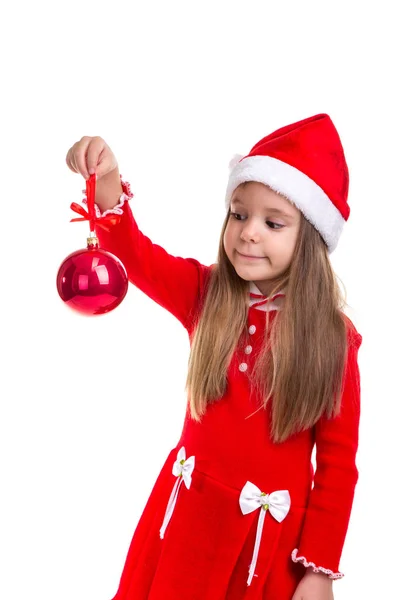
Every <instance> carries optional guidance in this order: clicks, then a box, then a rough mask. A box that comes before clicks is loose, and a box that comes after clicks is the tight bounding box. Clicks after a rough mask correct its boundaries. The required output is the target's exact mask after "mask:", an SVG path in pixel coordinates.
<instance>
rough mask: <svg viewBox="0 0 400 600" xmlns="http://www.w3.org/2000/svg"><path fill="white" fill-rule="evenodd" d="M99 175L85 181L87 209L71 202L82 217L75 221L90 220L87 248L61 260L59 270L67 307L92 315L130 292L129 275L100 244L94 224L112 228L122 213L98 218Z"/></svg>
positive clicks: (106, 309)
mask: <svg viewBox="0 0 400 600" xmlns="http://www.w3.org/2000/svg"><path fill="white" fill-rule="evenodd" d="M95 192H96V176H95V175H91V176H90V178H89V179H88V180H87V182H86V196H87V206H88V212H86V210H85V209H84V208H83V207H82V206H80V205H79V204H76V202H72V204H71V208H72V210H73V211H75V212H76V213H78V214H80V215H82V218H77V219H71V222H72V221H89V222H90V236H89V237H88V238H87V248H86V249H85V248H83V249H82V250H77V251H76V252H72V253H71V254H69V255H68V256H67V258H66V259H65V260H64V261H63V262H62V263H61V266H60V268H59V269H58V273H57V291H58V294H59V296H60V298H61V300H63V301H64V302H65V304H66V305H67V306H69V307H70V308H72V309H73V310H76V311H78V312H80V313H81V314H84V315H88V316H93V315H101V314H104V313H107V312H110V311H111V310H113V309H114V308H116V307H117V306H118V305H119V304H120V303H121V302H122V300H123V299H124V298H125V295H126V293H127V291H128V277H127V274H126V270H125V267H124V265H123V264H122V262H121V261H120V260H119V258H117V257H116V256H114V254H111V252H107V251H106V250H102V249H101V248H100V247H99V240H98V238H97V237H96V235H95V233H94V224H95V223H97V225H98V226H99V227H102V228H103V229H106V230H107V231H108V230H109V227H108V225H114V224H115V223H118V221H119V220H120V216H119V215H114V214H108V215H106V216H105V217H96V216H95V210H94V199H95V195H96V194H95Z"/></svg>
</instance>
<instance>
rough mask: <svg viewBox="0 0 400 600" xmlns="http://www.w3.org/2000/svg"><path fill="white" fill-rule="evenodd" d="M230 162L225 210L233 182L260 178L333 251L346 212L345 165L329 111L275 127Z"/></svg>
mask: <svg viewBox="0 0 400 600" xmlns="http://www.w3.org/2000/svg"><path fill="white" fill-rule="evenodd" d="M229 167H230V175H229V180H228V186H227V191H226V200H225V203H226V209H227V210H228V209H229V205H230V201H231V198H232V194H233V192H234V191H235V189H236V188H237V187H238V185H240V184H241V183H244V182H245V181H258V182H259V183H264V184H265V185H268V186H269V187H270V188H271V189H273V190H274V191H275V192H278V193H280V194H282V195H283V196H285V197H286V198H287V199H288V200H290V202H292V203H293V204H294V205H295V206H296V207H297V208H298V209H299V210H300V211H301V212H302V213H303V215H304V216H305V218H306V219H307V220H308V221H310V223H312V225H314V227H315V228H316V229H317V230H318V231H319V233H320V234H321V236H322V238H323V239H324V241H325V243H326V245H327V246H328V250H329V252H333V250H334V249H335V248H336V246H337V243H338V240H339V237H340V234H341V232H342V229H343V225H344V222H345V221H347V219H348V218H349V214H350V208H349V205H348V204H347V196H348V189H349V171H348V168H347V164H346V159H345V156H344V152H343V147H342V144H341V141H340V138H339V134H338V132H337V131H336V128H335V126H334V124H333V123H332V121H331V119H330V117H329V116H328V115H326V114H318V115H315V116H314V117H309V118H308V119H304V120H302V121H297V122H296V123H293V124H292V125H287V126H286V127H282V128H281V129H278V130H277V131H274V132H273V133H271V134H270V135H268V136H267V137H264V138H263V139H262V140H260V141H259V142H258V143H257V144H256V145H255V146H253V148H252V149H251V150H250V152H249V154H247V155H246V156H239V155H236V156H235V157H234V158H233V159H232V161H231V162H230V165H229Z"/></svg>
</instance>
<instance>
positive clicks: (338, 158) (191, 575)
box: [67, 114, 361, 600]
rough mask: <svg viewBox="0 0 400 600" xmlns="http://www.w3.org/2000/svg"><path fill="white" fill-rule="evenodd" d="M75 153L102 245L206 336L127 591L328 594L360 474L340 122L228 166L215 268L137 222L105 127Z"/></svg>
mask: <svg viewBox="0 0 400 600" xmlns="http://www.w3.org/2000/svg"><path fill="white" fill-rule="evenodd" d="M67 164H68V166H69V167H70V169H71V170H73V171H75V172H78V173H80V174H81V175H83V176H84V177H85V178H86V179H87V178H88V177H89V175H90V174H93V173H96V175H97V178H98V179H97V190H96V213H97V216H98V217H100V216H102V215H105V214H108V213H110V212H111V213H115V214H116V215H117V216H118V218H119V222H116V223H114V224H113V225H111V226H110V229H109V231H105V230H104V229H102V228H100V226H97V225H96V234H97V236H98V238H99V242H100V245H101V247H103V248H104V249H106V250H109V251H111V252H113V253H114V254H116V255H117V256H118V257H119V258H120V259H121V261H122V262H123V263H124V265H125V267H126V270H127V273H128V276H129V280H130V281H131V282H132V283H133V284H134V285H136V286H137V287H138V288H139V289H140V290H142V291H143V292H144V293H146V294H147V295H148V296H149V297H150V298H152V299H153V300H154V301H155V302H157V303H158V304H160V305H161V306H163V307H164V308H166V309H167V310H168V311H169V312H171V313H172V314H173V315H174V316H175V317H176V318H177V319H179V321H180V322H181V323H182V325H183V326H184V327H185V328H186V329H187V331H188V335H189V339H190V345H191V352H190V358H189V369H188V376H187V385H186V389H187V392H188V407H187V413H186V418H185V423H184V427H183V431H182V435H181V438H180V440H179V442H178V444H177V446H176V448H174V449H173V450H172V452H171V453H170V455H169V456H168V458H167V460H166V462H165V465H164V467H163V469H162V470H161V473H160V475H159V477H158V479H157V482H156V483H155V486H154V489H153V492H152V493H151V495H150V498H149V500H148V503H147V505H146V508H145V510H144V512H143V515H142V517H141V519H140V521H139V524H138V525H137V528H136V531H135V533H134V536H133V540H132V543H131V545H130V549H129V552H128V556H127V559H126V563H125V567H124V570H123V573H122V577H121V581H120V585H119V589H118V592H117V594H116V596H115V599H114V600H244V599H246V600H248V599H254V600H331V599H332V598H333V593H332V581H333V580H335V579H339V578H341V577H342V576H343V575H342V573H341V572H340V571H339V559H340V556H341V553H342V549H343V544H344V541H345V536H346V532H347V528H348V523H349V518H350V513H351V508H352V502H353V496H354V490H355V485H356V482H357V478H358V471H357V467H356V462H355V459H356V452H357V446H358V426H359V415H360V382H359V370H358V366H357V353H358V348H359V346H360V344H361V336H360V334H359V333H358V332H357V331H356V329H355V327H354V325H353V324H352V323H351V321H350V319H349V318H348V317H346V316H345V314H344V313H343V312H342V309H343V306H344V302H343V300H342V298H341V295H340V291H339V287H338V284H337V282H336V279H335V275H334V273H333V271H332V267H331V264H330V260H329V253H331V252H332V251H333V250H334V249H335V247H336V245H337V242H338V240H339V237H340V233H341V231H342V227H343V224H344V222H345V221H346V220H347V219H348V216H349V212H350V211H349V206H348V204H347V194H348V181H349V180H348V169H347V165H346V161H345V157H344V153H343V148H342V144H341V142H340V138H339V135H338V133H337V131H336V129H335V127H334V125H333V123H332V121H331V119H330V118H329V116H328V115H326V114H319V115H316V116H313V117H310V118H308V119H305V120H303V121H299V122H296V123H294V124H292V125H288V126H286V127H283V128H281V129H278V130H277V131H275V132H274V133H272V134H270V135H268V136H267V137H265V138H263V139H262V140H261V141H260V142H258V143H257V144H256V145H255V146H254V147H253V148H252V149H251V151H250V152H249V154H248V155H247V156H244V157H242V158H239V157H237V158H236V159H235V160H234V161H233V162H232V163H231V165H230V166H231V171H230V175H229V180H228V186H227V192H226V198H225V204H226V211H227V213H226V218H225V220H224V223H223V226H222V232H221V237H220V241H219V251H218V259H217V263H216V264H213V265H211V266H205V265H202V264H200V263H199V262H198V261H197V260H195V259H193V258H181V257H175V256H172V255H170V254H168V253H167V252H166V251H165V250H164V249H163V248H161V247H160V246H158V245H156V244H154V243H153V242H152V241H151V240H150V239H149V238H148V237H146V236H145V235H144V234H143V233H142V232H141V231H140V230H139V229H138V225H137V223H136V221H135V219H134V216H133V214H132V211H131V208H130V204H129V200H130V199H131V198H132V197H133V196H132V194H131V192H130V188H129V185H128V184H127V183H124V182H123V181H122V179H121V177H120V174H119V171H118V166H117V162H116V159H115V157H114V155H113V153H112V152H111V150H110V148H109V147H108V146H107V144H106V143H105V142H104V140H102V139H101V138H99V137H94V138H90V137H83V138H82V139H81V140H80V141H79V142H77V143H76V144H74V145H73V146H72V148H71V149H70V150H69V152H68V155H67ZM84 201H86V200H84ZM314 444H316V459H317V461H316V462H317V469H316V472H315V475H314V471H313V466H312V462H311V455H312V451H313V448H314Z"/></svg>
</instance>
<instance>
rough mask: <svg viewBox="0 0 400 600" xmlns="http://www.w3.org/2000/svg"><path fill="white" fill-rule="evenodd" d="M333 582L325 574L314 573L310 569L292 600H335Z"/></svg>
mask: <svg viewBox="0 0 400 600" xmlns="http://www.w3.org/2000/svg"><path fill="white" fill-rule="evenodd" d="M332 581H333V580H332V579H329V577H328V576H327V575H325V574H324V573H314V572H313V570H312V568H309V569H307V572H306V574H305V575H304V577H303V579H302V580H301V581H300V583H299V585H298V586H297V588H296V591H295V594H294V596H293V598H292V600H334V598H333V590H332Z"/></svg>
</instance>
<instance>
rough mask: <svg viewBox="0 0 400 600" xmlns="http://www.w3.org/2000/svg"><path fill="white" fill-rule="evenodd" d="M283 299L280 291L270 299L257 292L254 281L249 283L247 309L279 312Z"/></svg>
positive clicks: (259, 291)
mask: <svg viewBox="0 0 400 600" xmlns="http://www.w3.org/2000/svg"><path fill="white" fill-rule="evenodd" d="M284 298H285V294H284V292H283V290H282V291H280V292H277V293H276V294H274V295H273V296H272V297H271V298H269V297H268V296H264V294H263V293H262V292H261V290H259V288H258V287H257V286H256V284H255V283H254V281H250V282H249V307H251V308H256V309H257V310H263V311H265V312H267V311H271V310H279V309H280V308H282V304H283V301H284Z"/></svg>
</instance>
